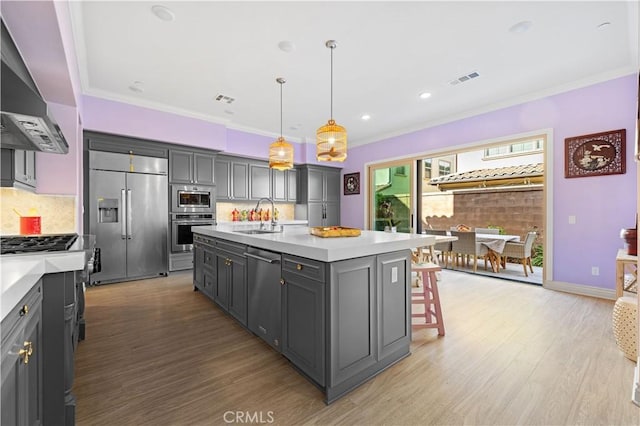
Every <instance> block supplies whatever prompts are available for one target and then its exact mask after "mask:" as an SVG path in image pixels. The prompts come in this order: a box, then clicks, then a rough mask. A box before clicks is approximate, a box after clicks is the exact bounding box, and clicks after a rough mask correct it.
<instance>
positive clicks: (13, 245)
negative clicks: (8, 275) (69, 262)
mask: <svg viewBox="0 0 640 426" xmlns="http://www.w3.org/2000/svg"><path fill="white" fill-rule="evenodd" d="M77 238H78V234H58V235H26V236H7V237H0V254H18V253H37V252H43V251H64V250H68V249H69V247H71V245H72V244H73V243H74V242H75V240H76V239H77Z"/></svg>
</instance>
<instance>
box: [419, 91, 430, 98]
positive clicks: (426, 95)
mask: <svg viewBox="0 0 640 426" xmlns="http://www.w3.org/2000/svg"><path fill="white" fill-rule="evenodd" d="M419 96H420V99H428V98H430V97H431V93H429V92H422V93H420V95H419Z"/></svg>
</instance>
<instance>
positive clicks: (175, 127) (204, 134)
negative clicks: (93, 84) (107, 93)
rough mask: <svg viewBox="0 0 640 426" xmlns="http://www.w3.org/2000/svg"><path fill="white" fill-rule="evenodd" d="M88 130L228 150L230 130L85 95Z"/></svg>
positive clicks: (85, 116)
mask: <svg viewBox="0 0 640 426" xmlns="http://www.w3.org/2000/svg"><path fill="white" fill-rule="evenodd" d="M82 105H83V111H82V117H83V127H84V129H85V130H93V131H96V132H105V133H114V134H118V135H126V136H133V137H138V138H142V139H151V140H157V141H162V142H172V143H177V144H181V145H189V146H196V147H200V148H208V149H216V150H225V149H226V141H227V129H226V128H225V126H223V125H222V124H216V123H211V122H208V121H203V120H197V119H195V118H189V117H184V116H180V115H176V114H170V113H167V112H162V111H157V110H153V109H149V108H142V107H138V106H135V105H130V104H125V103H122V102H115V101H110V100H106V99H100V98H96V97H92V96H83V100H82Z"/></svg>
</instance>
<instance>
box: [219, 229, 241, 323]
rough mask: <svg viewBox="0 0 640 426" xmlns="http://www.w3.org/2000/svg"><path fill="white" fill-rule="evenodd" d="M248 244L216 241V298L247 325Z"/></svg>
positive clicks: (224, 307)
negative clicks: (245, 254) (246, 254)
mask: <svg viewBox="0 0 640 426" xmlns="http://www.w3.org/2000/svg"><path fill="white" fill-rule="evenodd" d="M246 250H247V246H245V245H242V244H235V243H232V242H228V241H220V240H218V241H216V250H215V253H216V254H215V256H216V270H217V277H216V280H215V283H214V285H215V292H214V300H215V301H216V302H217V303H218V304H219V305H220V306H222V308H223V309H224V310H226V311H227V312H229V313H230V314H231V315H232V316H233V317H234V318H236V319H237V320H238V321H240V323H241V324H243V325H245V326H246V325H247V258H246V256H244V255H243V253H245V252H246Z"/></svg>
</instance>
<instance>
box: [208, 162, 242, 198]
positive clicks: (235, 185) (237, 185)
mask: <svg viewBox="0 0 640 426" xmlns="http://www.w3.org/2000/svg"><path fill="white" fill-rule="evenodd" d="M215 179H216V198H217V200H218V201H220V200H236V201H242V200H248V199H249V164H248V163H247V162H242V161H235V160H232V159H231V158H229V157H218V158H216V161H215Z"/></svg>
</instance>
